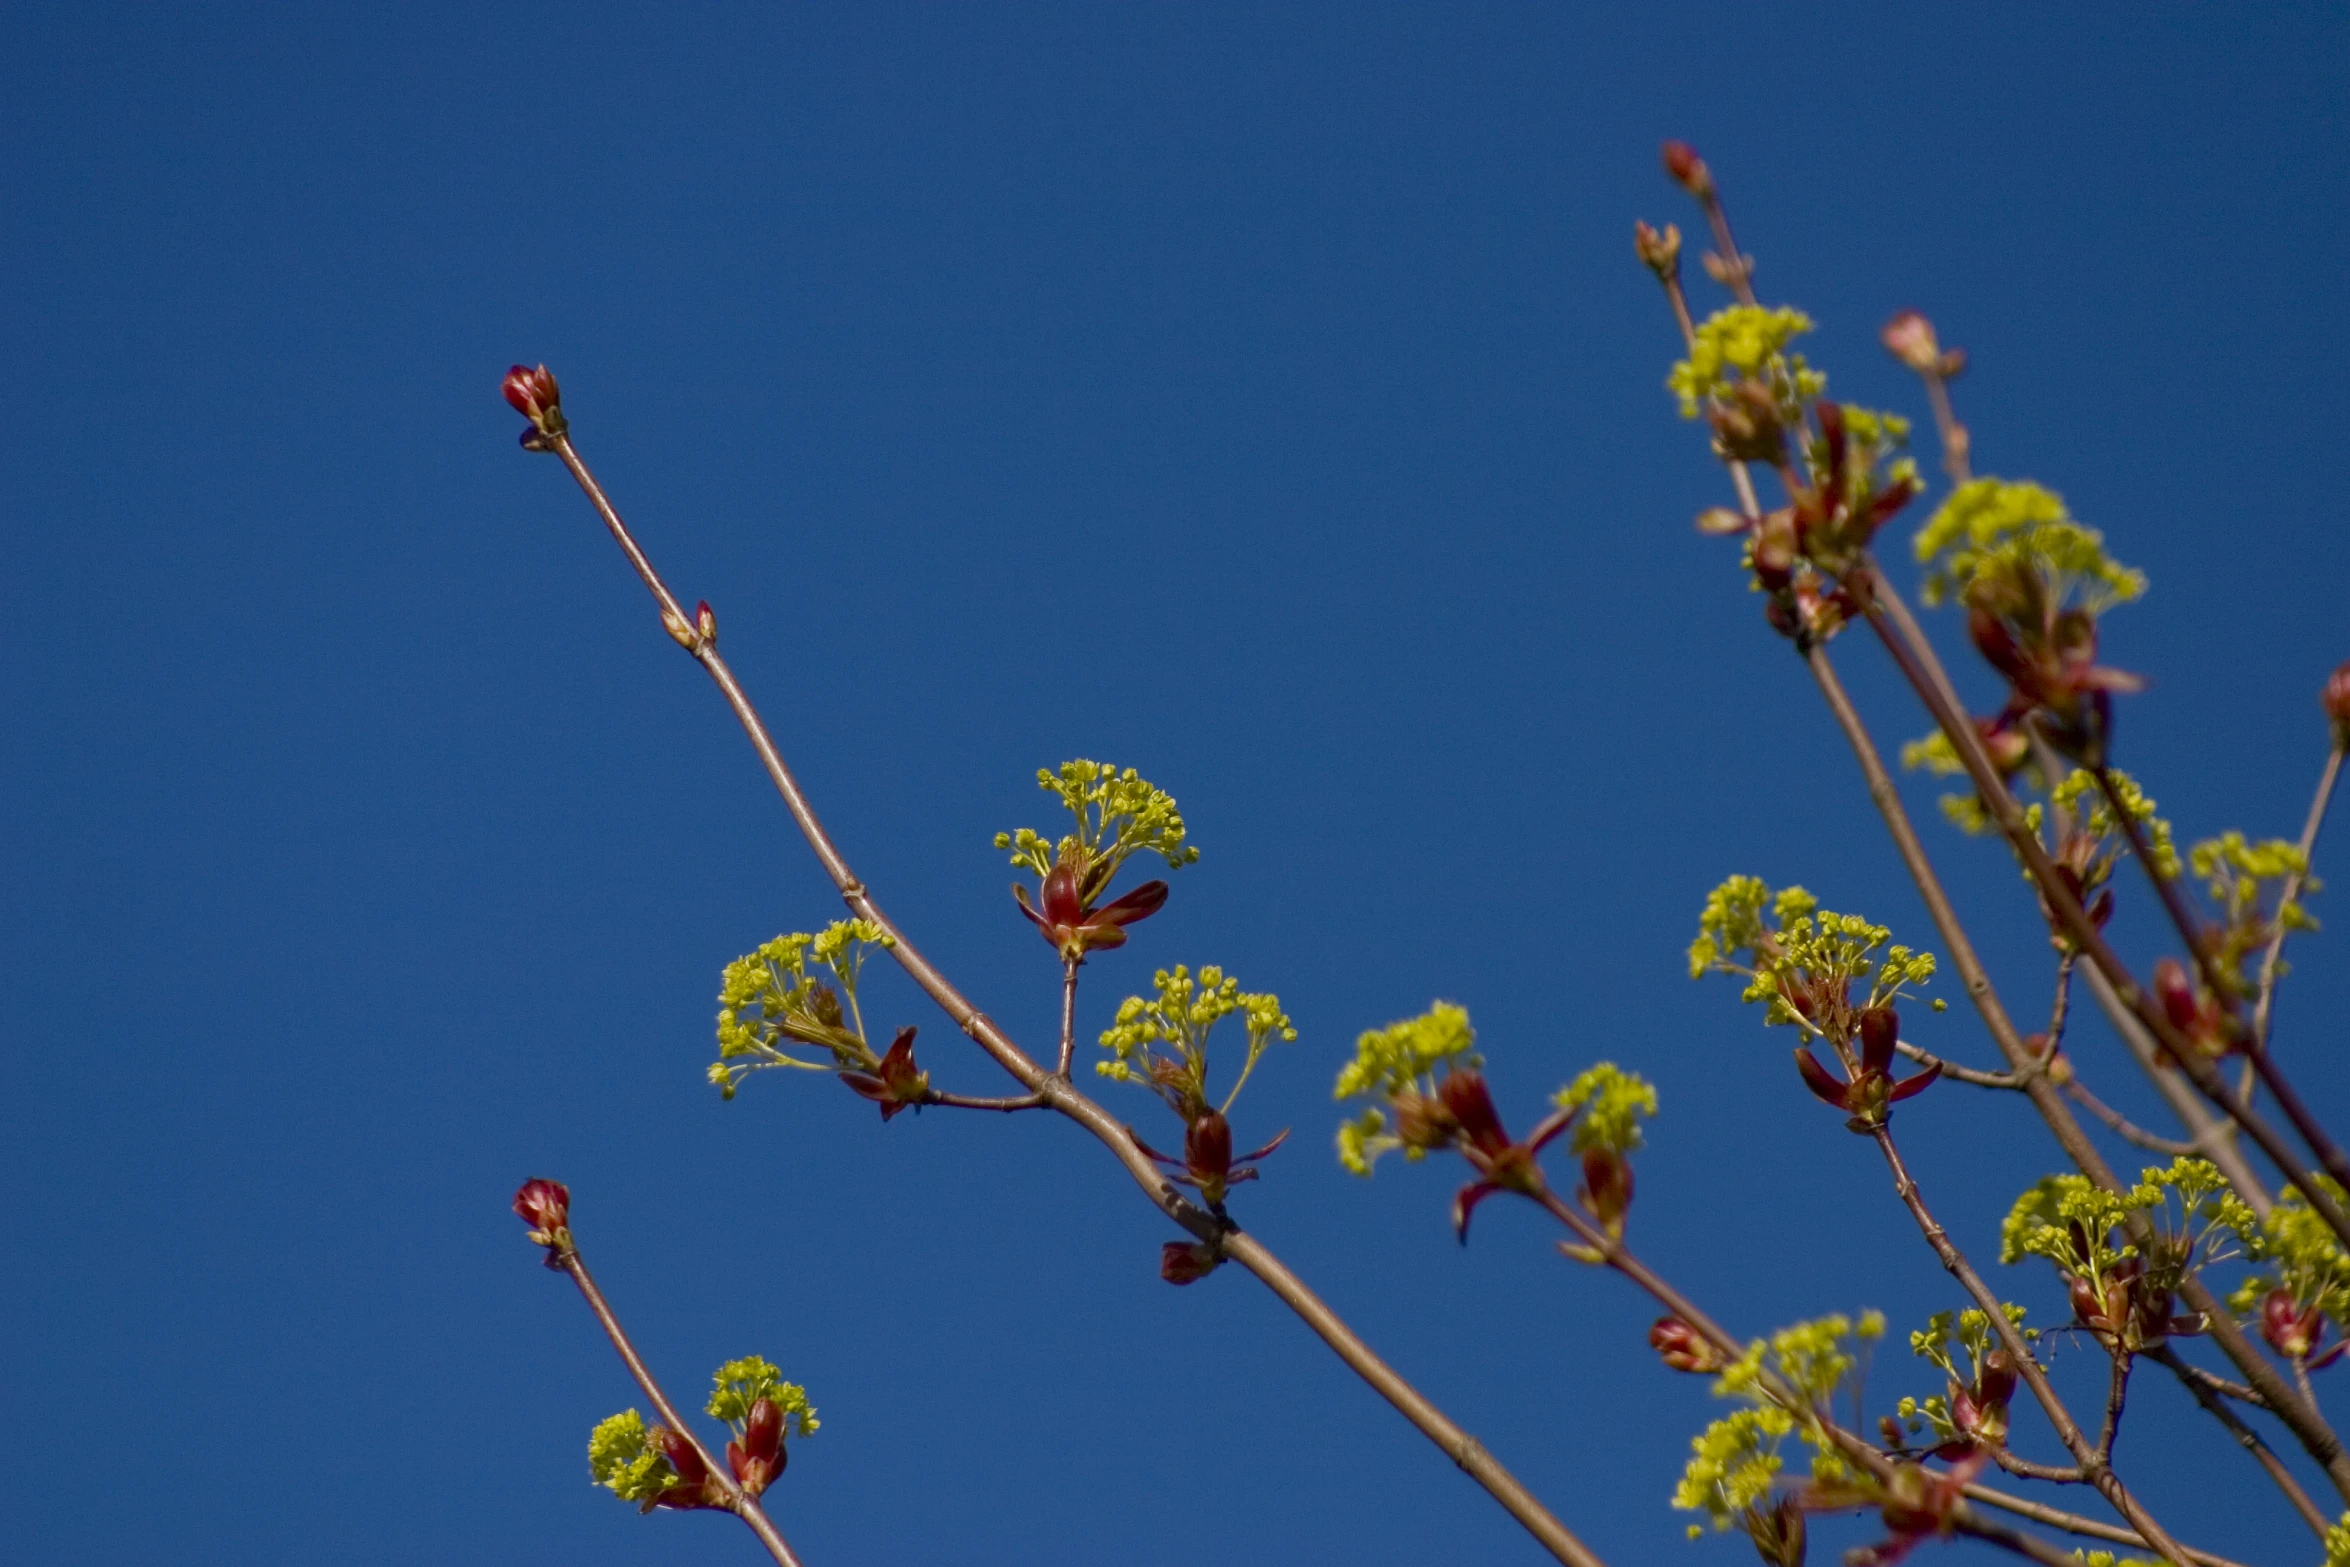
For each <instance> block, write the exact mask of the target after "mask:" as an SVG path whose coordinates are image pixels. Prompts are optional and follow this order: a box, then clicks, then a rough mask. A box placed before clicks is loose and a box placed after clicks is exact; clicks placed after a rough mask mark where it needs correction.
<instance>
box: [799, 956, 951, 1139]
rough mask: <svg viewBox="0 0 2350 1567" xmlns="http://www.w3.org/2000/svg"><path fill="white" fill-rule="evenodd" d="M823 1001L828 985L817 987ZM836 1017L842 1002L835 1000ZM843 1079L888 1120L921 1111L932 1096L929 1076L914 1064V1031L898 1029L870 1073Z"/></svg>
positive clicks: (854, 1073) (848, 1074)
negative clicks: (912, 1111) (909, 1112)
mask: <svg viewBox="0 0 2350 1567" xmlns="http://www.w3.org/2000/svg"><path fill="white" fill-rule="evenodd" d="M815 988H816V990H817V991H818V992H820V994H821V997H822V998H824V999H831V997H832V991H831V989H830V988H829V987H827V986H822V985H819V986H817V987H815ZM832 1005H833V1011H834V1013H835V1014H836V1015H837V1014H838V1012H839V1010H840V1003H839V1002H838V1001H837V1000H834V1001H833V1003H832ZM840 1080H841V1081H842V1082H844V1083H846V1084H848V1085H849V1087H850V1088H851V1089H853V1090H855V1091H856V1092H857V1093H858V1094H859V1095H861V1096H862V1097H864V1098H866V1099H870V1100H872V1101H873V1102H874V1103H875V1104H877V1105H879V1106H881V1118H882V1119H883V1120H884V1121H887V1120H889V1119H890V1118H891V1117H893V1116H895V1115H896V1114H897V1113H898V1112H899V1111H901V1110H911V1109H918V1108H920V1106H921V1105H922V1104H923V1103H924V1102H925V1101H926V1100H927V1099H928V1098H929V1097H930V1074H929V1073H928V1072H925V1071H923V1070H921V1069H920V1068H919V1067H917V1066H915V1065H914V1030H913V1029H912V1028H911V1027H907V1028H901V1029H899V1030H898V1037H897V1038H895V1039H893V1040H891V1041H890V1045H889V1049H888V1050H886V1051H884V1052H883V1053H882V1056H881V1059H880V1060H878V1061H875V1062H874V1063H873V1067H872V1069H871V1070H870V1071H864V1070H856V1071H847V1072H843V1073H841V1074H840Z"/></svg>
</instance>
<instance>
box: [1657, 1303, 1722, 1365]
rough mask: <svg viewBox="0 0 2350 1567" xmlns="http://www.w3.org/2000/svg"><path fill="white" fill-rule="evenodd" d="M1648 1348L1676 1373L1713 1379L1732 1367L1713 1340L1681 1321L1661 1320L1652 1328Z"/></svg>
mask: <svg viewBox="0 0 2350 1567" xmlns="http://www.w3.org/2000/svg"><path fill="white" fill-rule="evenodd" d="M1648 1347H1649V1348H1651V1349H1653V1350H1655V1351H1656V1353H1657V1358H1659V1359H1660V1360H1662V1361H1663V1362H1664V1363H1665V1364H1666V1365H1668V1366H1670V1367H1672V1368H1673V1369H1674V1370H1675V1371H1689V1372H1696V1373H1699V1374H1703V1375H1709V1376H1710V1375H1711V1374H1713V1373H1714V1372H1716V1371H1719V1370H1721V1369H1722V1368H1723V1367H1724V1366H1726V1365H1728V1364H1729V1363H1730V1357H1729V1356H1727V1355H1725V1354H1723V1353H1722V1352H1721V1350H1720V1349H1719V1348H1718V1347H1717V1346H1716V1345H1715V1344H1714V1342H1713V1340H1711V1339H1709V1338H1707V1337H1706V1336H1705V1335H1704V1334H1702V1333H1700V1332H1698V1331H1697V1329H1696V1328H1695V1327H1694V1326H1692V1325H1691V1324H1689V1323H1688V1322H1686V1321H1684V1320H1682V1319H1681V1318H1679V1317H1659V1318H1657V1319H1656V1321H1655V1322H1653V1323H1651V1324H1650V1325H1649V1329H1648Z"/></svg>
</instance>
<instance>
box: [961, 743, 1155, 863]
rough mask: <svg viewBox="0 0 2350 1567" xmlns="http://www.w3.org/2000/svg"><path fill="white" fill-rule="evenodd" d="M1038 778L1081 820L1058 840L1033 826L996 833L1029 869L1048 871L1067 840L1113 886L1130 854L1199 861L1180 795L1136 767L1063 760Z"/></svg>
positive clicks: (1040, 784)
mask: <svg viewBox="0 0 2350 1567" xmlns="http://www.w3.org/2000/svg"><path fill="white" fill-rule="evenodd" d="M1036 782H1037V786H1038V787H1039V788H1041V789H1043V790H1044V791H1045V793H1047V794H1050V795H1055V796H1058V797H1059V799H1060V802H1061V804H1062V805H1064V806H1066V807H1067V808H1068V810H1069V814H1070V815H1071V816H1073V817H1075V818H1076V825H1077V830H1076V831H1075V832H1074V833H1072V834H1070V835H1069V836H1067V837H1065V838H1063V839H1061V840H1060V841H1059V843H1058V844H1056V843H1055V842H1054V840H1052V839H1051V838H1048V837H1046V836H1045V835H1043V834H1041V833H1038V832H1036V831H1035V830H1034V829H1032V828H1028V827H1023V828H1021V829H1020V830H1019V831H1017V832H999V833H997V834H996V835H995V846H996V847H997V848H999V849H1008V850H1010V851H1011V854H1012V863H1013V864H1014V865H1016V866H1019V867H1020V868H1022V869H1024V870H1030V871H1034V872H1035V873H1036V874H1037V875H1038V876H1043V875H1045V874H1047V873H1049V872H1050V871H1051V870H1052V868H1053V861H1054V860H1055V858H1056V857H1057V855H1058V853H1059V849H1060V845H1062V844H1073V845H1075V846H1076V847H1077V848H1079V849H1081V850H1083V851H1084V855H1085V861H1086V864H1087V865H1088V866H1089V867H1093V868H1094V870H1093V876H1094V878H1095V880H1094V885H1095V886H1097V887H1099V886H1107V885H1108V884H1109V879H1110V878H1111V877H1112V876H1114V875H1116V874H1117V871H1118V867H1119V865H1121V864H1122V863H1124V861H1125V860H1126V858H1127V856H1128V855H1132V854H1138V853H1143V852H1146V851H1147V852H1151V853H1155V854H1157V855H1158V856H1159V857H1160V858H1162V859H1164V860H1165V861H1166V862H1167V863H1168V865H1170V866H1172V867H1176V868H1178V869H1180V868H1181V867H1183V866H1186V865H1190V864H1192V863H1193V862H1195V861H1197V860H1198V859H1199V850H1197V849H1195V848H1193V847H1192V846H1191V845H1190V844H1188V843H1186V842H1185V841H1184V834H1183V813H1182V812H1180V811H1178V810H1177V809H1176V808H1175V797H1174V796H1173V795H1171V794H1169V793H1167V792H1166V791H1165V790H1164V789H1161V788H1159V787H1158V786H1157V785H1155V784H1153V783H1151V782H1150V781H1149V780H1148V779H1146V778H1144V777H1142V776H1141V775H1140V774H1138V773H1137V772H1135V770H1134V769H1133V768H1131V767H1129V768H1125V769H1123V770H1121V769H1119V768H1117V767H1114V766H1112V765H1111V764H1110V763H1108V762H1089V761H1086V760H1084V759H1082V758H1080V759H1079V760H1077V761H1073V762H1063V763H1062V764H1061V766H1060V770H1059V771H1058V772H1054V771H1052V770H1050V769H1047V768H1039V769H1038V770H1037V774H1036Z"/></svg>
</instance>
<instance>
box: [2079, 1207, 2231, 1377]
mask: <svg viewBox="0 0 2350 1567" xmlns="http://www.w3.org/2000/svg"><path fill="white" fill-rule="evenodd" d="M2074 1228H2075V1230H2076V1231H2079V1229H2080V1226H2079V1225H2077V1224H2076V1225H2075V1226H2074ZM2079 1243H2080V1244H2081V1245H2083V1246H2084V1247H2085V1246H2086V1245H2087V1235H2086V1233H2085V1232H2082V1233H2081V1234H2080V1236H2079ZM2154 1244H2155V1245H2156V1246H2158V1247H2159V1246H2161V1245H2162V1242H2161V1241H2159V1240H2157V1241H2155V1242H2154ZM2065 1291H2066V1294H2067V1297H2068V1298H2069V1299H2070V1300H2071V1302H2072V1308H2073V1318H2074V1320H2075V1321H2077V1322H2079V1323H2080V1325H2081V1326H2082V1327H2084V1328H2087V1329H2088V1330H2089V1331H2090V1333H2092V1334H2093V1335H2095V1336H2096V1339H2097V1342H2098V1343H2100V1344H2103V1345H2105V1346H2106V1347H2107V1348H2108V1349H2115V1348H2118V1349H2121V1350H2124V1351H2127V1352H2128V1353H2131V1354H2137V1353H2139V1352H2140V1351H2143V1350H2151V1349H2159V1348H2160V1347H2161V1346H2162V1343H2163V1341H2164V1340H2165V1339H2168V1338H2170V1337H2171V1336H2172V1335H2174V1334H2177V1335H2180V1336H2188V1335H2193V1334H2197V1333H2201V1332H2203V1331H2204V1330H2205V1323H2204V1321H2203V1318H2202V1316H2201V1315H2200V1314H2191V1315H2180V1316H2173V1315H2172V1314H2171V1292H2170V1291H2169V1290H2168V1289H2164V1288H2160V1287H2158V1286H2157V1285H2156V1284H2155V1283H2154V1282H2153V1281H2152V1280H2151V1278H2150V1277H2149V1272H2148V1269H2147V1266H2146V1259H2145V1258H2144V1257H2124V1258H2123V1259H2122V1260H2121V1261H2119V1262H2117V1263H2115V1264H2114V1265H2113V1266H2112V1267H2110V1268H2107V1269H2105V1270H2104V1286H2103V1288H2099V1287H2098V1285H2097V1284H2096V1283H2094V1282H2092V1281H2091V1280H2089V1279H2086V1278H2083V1277H2081V1276H2080V1275H2078V1274H2066V1275H2065Z"/></svg>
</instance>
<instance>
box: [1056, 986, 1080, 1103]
mask: <svg viewBox="0 0 2350 1567" xmlns="http://www.w3.org/2000/svg"><path fill="white" fill-rule="evenodd" d="M1077 969H1078V964H1077V963H1076V962H1075V961H1074V960H1072V961H1070V962H1066V963H1063V964H1062V965H1061V1065H1060V1074H1061V1076H1063V1077H1067V1076H1068V1075H1069V1072H1070V1069H1071V1068H1072V1067H1074V1066H1075V1065H1076V1062H1077Z"/></svg>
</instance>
